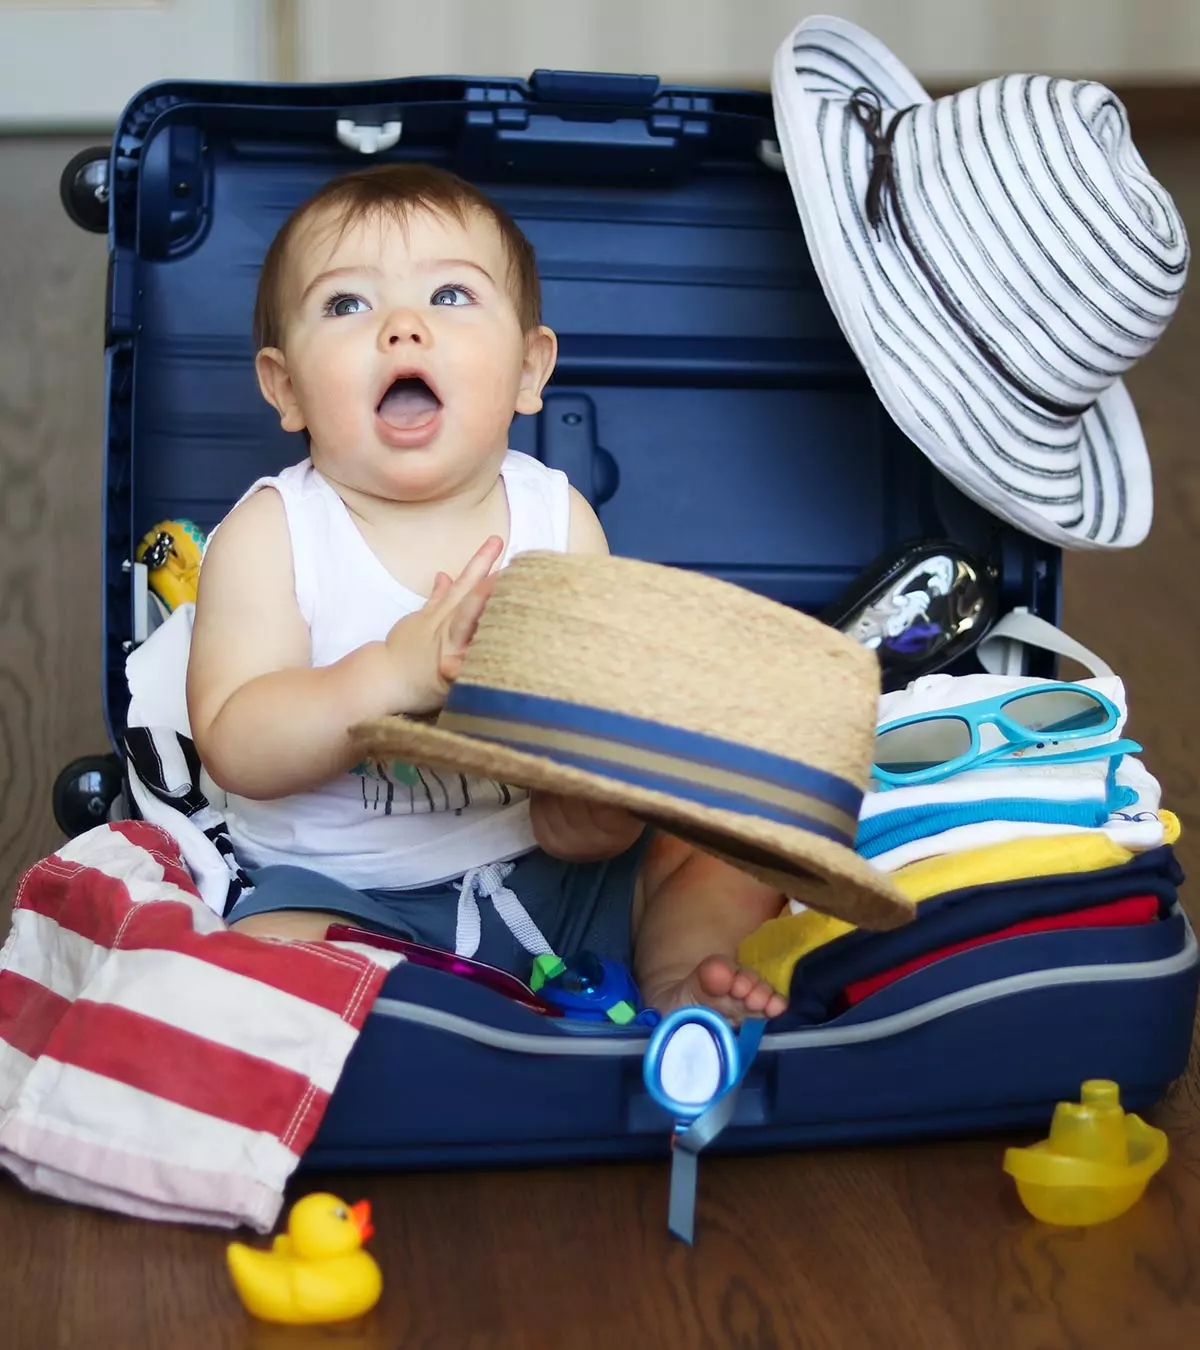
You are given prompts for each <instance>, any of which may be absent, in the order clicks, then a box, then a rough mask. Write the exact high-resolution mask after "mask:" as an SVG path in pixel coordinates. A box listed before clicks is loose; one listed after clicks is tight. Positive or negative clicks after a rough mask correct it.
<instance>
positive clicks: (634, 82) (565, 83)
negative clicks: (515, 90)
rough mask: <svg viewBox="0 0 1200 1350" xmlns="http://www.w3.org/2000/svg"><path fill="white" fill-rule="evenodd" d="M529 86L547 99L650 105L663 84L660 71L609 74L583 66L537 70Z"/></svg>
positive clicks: (625, 105)
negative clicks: (642, 73)
mask: <svg viewBox="0 0 1200 1350" xmlns="http://www.w3.org/2000/svg"><path fill="white" fill-rule="evenodd" d="M529 87H530V88H531V89H532V90H533V92H534V94H535V95H536V96H537V97H538V98H539V99H543V100H544V101H545V102H547V103H597V104H600V105H602V106H603V105H604V104H609V105H616V106H619V107H624V108H648V107H649V106H650V105H651V104H652V103H653V102H654V100H655V99H656V98H657V97H658V91H659V89H660V88H661V87H662V86H661V84H660V83H659V79H658V76H657V75H607V74H598V73H592V72H589V71H582V70H535V71H534V72H533V74H532V75H531V76H530V77H529Z"/></svg>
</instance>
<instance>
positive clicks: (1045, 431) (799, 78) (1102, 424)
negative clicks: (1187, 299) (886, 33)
mask: <svg viewBox="0 0 1200 1350" xmlns="http://www.w3.org/2000/svg"><path fill="white" fill-rule="evenodd" d="M772 91H773V95H774V103H775V121H776V126H777V129H778V136H779V143H780V150H781V151H782V154H783V160H784V166H785V168H786V170H787V174H788V177H789V179H790V181H791V184H792V189H793V192H794V194H795V198H796V204H797V207H798V208H799V212H800V217H801V220H802V222H803V225H804V233H805V236H806V238H807V240H808V246H809V249H810V251H811V253H812V256H813V261H814V264H815V266H816V268H817V272H818V274H819V276H820V278H821V282H822V285H823V286H824V288H825V293H826V295H827V296H828V298H829V301H830V304H831V305H832V307H833V311H834V313H835V315H836V316H837V318H838V321H839V323H840V324H841V326H842V329H843V331H844V332H845V334H846V337H847V338H848V340H849V342H850V344H851V346H852V347H853V348H854V351H855V353H856V355H857V356H858V358H859V360H860V361H861V362H862V364H863V367H864V368H865V370H866V372H867V375H868V376H869V378H870V380H871V382H872V384H873V385H874V387H875V390H876V392H877V394H878V395H879V398H880V400H881V401H882V403H883V404H884V406H885V407H886V408H887V410H888V412H889V413H890V414H891V416H892V417H893V418H894V419H895V421H896V422H897V423H898V425H899V426H900V428H901V429H902V430H903V431H904V432H905V434H906V435H907V436H909V438H910V439H911V440H912V441H914V442H915V444H916V445H917V446H918V447H919V448H920V449H921V450H922V451H924V453H925V454H926V455H927V456H928V457H929V459H930V460H932V462H933V463H934V464H935V465H936V466H937V467H938V469H940V470H941V471H942V473H944V474H945V475H946V476H947V477H948V478H950V479H951V480H952V481H953V482H954V483H955V484H956V485H957V486H958V487H959V488H961V489H962V491H964V492H965V493H967V494H968V495H969V496H971V497H973V498H974V499H975V500H976V501H978V502H980V503H981V504H982V505H983V506H985V507H986V508H987V509H988V510H990V511H991V512H993V513H994V514H995V515H997V516H999V517H1001V518H1002V519H1004V520H1007V521H1009V522H1010V523H1011V524H1013V525H1015V526H1017V527H1018V528H1019V529H1022V530H1024V531H1026V532H1027V533H1029V534H1032V535H1036V536H1037V537H1039V538H1041V539H1046V540H1049V541H1050V542H1051V543H1054V544H1058V545H1060V546H1062V547H1066V548H1093V549H1099V548H1128V547H1130V546H1131V545H1133V544H1137V543H1140V542H1141V541H1142V539H1144V538H1145V536H1146V533H1147V531H1148V530H1149V528H1150V518H1151V512H1152V490H1151V478H1150V463H1149V459H1148V458H1147V455H1146V444H1145V440H1144V439H1143V436H1142V430H1141V427H1140V425H1139V423H1138V418H1137V414H1136V412H1135V411H1134V408H1133V404H1132V402H1131V401H1130V398H1129V395H1128V393H1127V392H1126V390H1125V386H1124V384H1123V383H1122V382H1121V378H1120V377H1121V375H1122V374H1123V373H1124V372H1125V371H1126V370H1128V369H1129V367H1130V366H1131V365H1133V364H1134V362H1135V361H1137V360H1138V359H1139V358H1141V357H1142V356H1144V355H1145V354H1146V353H1147V352H1148V351H1149V350H1150V349H1151V347H1153V345H1154V343H1155V342H1156V341H1157V340H1158V338H1159V337H1160V336H1161V334H1162V332H1163V330H1164V329H1165V328H1166V326H1167V324H1168V322H1169V321H1170V319H1171V316H1172V314H1173V313H1174V312H1175V308H1176V306H1177V304H1178V302H1179V297H1180V295H1181V293H1182V291H1183V286H1184V281H1185V279H1186V276H1187V267H1188V243H1187V235H1186V232H1185V230H1184V225H1183V221H1182V220H1181V218H1180V216H1179V213H1178V211H1177V210H1176V208H1175V204H1174V202H1173V201H1172V200H1171V197H1170V195H1169V193H1167V191H1166V190H1165V189H1164V188H1163V187H1162V186H1161V184H1159V183H1158V182H1156V181H1155V179H1154V178H1153V177H1152V176H1151V174H1150V172H1149V170H1148V169H1147V168H1146V165H1145V164H1144V163H1143V161H1142V158H1141V156H1140V155H1139V154H1138V152H1137V150H1136V149H1135V147H1134V145H1133V141H1132V140H1131V138H1130V131H1129V123H1128V119H1127V116H1126V113H1125V109H1124V108H1123V106H1122V105H1121V103H1120V101H1119V100H1118V99H1117V98H1116V96H1115V95H1114V94H1113V93H1112V92H1111V91H1110V90H1108V89H1106V88H1104V86H1103V85H1099V84H1095V83H1092V82H1089V81H1070V80H1062V79H1051V78H1049V77H1046V76H1040V75H1010V76H1006V77H1005V78H1002V79H996V80H990V81H988V82H987V83H985V84H982V85H979V86H978V87H977V88H975V89H969V90H966V91H965V92H963V93H959V94H954V95H952V96H950V97H947V98H941V99H938V100H937V101H936V102H934V101H931V100H930V98H929V95H928V94H926V92H925V91H924V90H923V89H922V88H921V86H920V84H918V83H917V81H916V79H915V78H914V77H913V75H912V74H911V73H910V72H909V71H908V70H906V69H905V67H904V66H903V65H902V64H901V63H900V62H899V61H898V60H897V59H896V57H895V56H893V55H892V53H891V52H890V51H888V49H887V48H886V47H884V46H883V44H882V43H880V42H879V41H877V40H876V39H875V38H873V37H872V36H871V35H870V34H869V33H866V32H864V31H863V30H862V29H861V28H858V27H856V26H855V25H854V24H852V23H847V22H846V21H845V20H842V19H836V18H830V17H826V16H824V15H821V16H815V17H813V18H809V19H806V20H805V21H804V22H803V23H801V24H800V25H799V27H797V28H796V29H795V31H794V32H793V33H792V35H791V36H790V37H789V38H788V39H787V40H786V41H785V42H784V43H783V45H782V46H781V47H780V49H779V52H778V54H777V56H776V59H775V67H774V72H773V76H772Z"/></svg>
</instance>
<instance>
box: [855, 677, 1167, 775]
mask: <svg viewBox="0 0 1200 1350" xmlns="http://www.w3.org/2000/svg"><path fill="white" fill-rule="evenodd" d="M1119 721H1120V713H1119V712H1118V711H1117V707H1116V704H1114V703H1113V702H1112V701H1111V700H1110V699H1107V698H1105V697H1104V695H1103V694H1099V693H1097V692H1096V691H1095V690H1094V689H1086V688H1085V687H1084V686H1083V685H1081V684H1067V683H1063V682H1061V681H1050V682H1047V683H1046V684H1040V685H1034V686H1032V687H1030V688H1028V689H1018V690H1015V691H1014V692H1013V693H1011V694H1001V695H999V696H998V697H996V698H985V699H980V700H979V701H978V702H977V703H964V704H963V705H962V707H961V708H949V709H946V710H944V711H941V710H939V711H937V712H924V713H913V714H912V715H911V716H909V717H901V718H899V719H898V720H896V721H895V722H886V723H885V724H884V725H883V726H881V727H880V728H879V729H878V731H876V733H875V756H874V759H875V762H874V766H873V768H872V774H873V776H874V777H875V778H876V779H877V780H878V781H879V782H880V783H881V784H883V785H884V786H887V787H915V786H916V785H917V784H918V783H937V782H940V781H941V780H942V779H944V778H950V777H951V776H953V775H954V774H956V773H962V772H963V770H965V769H983V768H986V767H988V766H989V765H991V764H995V763H996V762H997V761H1003V760H1007V759H1011V758H1012V757H1013V756H1015V755H1018V754H1020V753H1021V752H1022V751H1025V750H1031V749H1036V750H1044V749H1045V748H1046V747H1047V746H1052V745H1057V744H1058V743H1059V742H1061V741H1071V740H1080V739H1087V738H1090V737H1094V736H1103V735H1105V734H1106V733H1108V732H1110V731H1113V730H1114V729H1115V728H1116V726H1117V723H1118V722H1119ZM985 726H994V727H995V728H996V729H997V730H998V731H999V732H1000V734H1001V736H1003V737H1004V740H1003V742H1002V743H1001V744H999V745H996V746H993V747H991V748H990V749H988V750H984V749H983V743H982V739H981V736H980V730H981V728H983V727H985ZM1141 748H1142V747H1141V746H1140V745H1138V743H1137V742H1136V741H1127V740H1120V741H1108V742H1105V743H1104V744H1103V745H1094V746H1083V747H1079V748H1077V749H1074V750H1063V751H1061V752H1058V753H1051V754H1039V755H1038V756H1037V763H1038V764H1039V765H1040V764H1074V763H1078V762H1080V761H1083V760H1094V759H1110V758H1112V757H1113V756H1116V755H1129V754H1135V753H1136V752H1137V751H1139V750H1140V749H1141Z"/></svg>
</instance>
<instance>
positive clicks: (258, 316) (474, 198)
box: [254, 164, 542, 347]
mask: <svg viewBox="0 0 1200 1350" xmlns="http://www.w3.org/2000/svg"><path fill="white" fill-rule="evenodd" d="M419 210H425V211H432V212H434V213H435V214H439V215H444V216H449V217H450V218H451V219H452V220H456V221H458V222H459V223H460V224H465V223H466V221H467V219H468V218H469V217H470V216H471V215H472V214H473V213H476V212H478V213H480V214H482V215H485V216H487V217H488V218H489V219H490V220H492V221H493V222H494V224H495V226H496V228H497V229H498V230H499V231H500V238H501V240H502V241H503V243H504V249H505V252H506V253H507V254H508V263H509V269H508V270H509V276H508V282H509V287H510V289H511V291H512V295H513V299H514V301H515V302H516V306H517V315H518V317H519V319H520V321H521V327H522V329H523V330H524V331H525V332H527V333H528V332H529V331H530V330H531V329H533V328H536V327H537V326H538V325H539V324H540V323H541V321H542V291H541V284H540V282H539V281H538V274H537V261H536V259H535V258H534V254H533V246H532V245H531V244H530V242H529V240H528V239H526V238H525V236H524V234H522V233H521V230H520V229H519V228H518V226H517V225H516V223H515V222H514V221H513V219H512V217H511V216H510V215H509V214H508V212H507V211H505V209H504V208H503V207H502V206H499V205H498V204H497V203H496V202H494V201H492V200H491V199H490V198H489V197H486V196H485V195H484V194H483V193H482V192H480V191H479V189H478V188H476V187H473V186H472V185H471V184H470V183H468V182H465V181H464V180H463V179H461V178H459V177H458V176H457V175H456V174H452V173H448V172H447V171H446V170H445V169H437V168H434V167H433V166H432V165H430V164H380V165H377V166H374V167H372V168H370V169H358V170H356V171H355V172H354V173H348V174H343V175H342V176H341V177H339V178H331V179H330V180H329V182H328V183H326V184H325V185H324V187H322V188H320V189H318V190H317V191H316V192H315V193H314V194H313V195H312V196H311V197H309V199H308V200H307V201H305V202H302V203H301V204H300V205H299V206H298V207H297V208H296V209H295V210H294V211H293V212H292V214H291V215H290V216H289V217H288V218H287V220H286V221H285V222H284V224H283V228H282V229H281V230H280V231H279V233H278V234H277V235H276V236H275V238H274V239H273V240H272V241H271V247H270V248H269V249H267V256H266V258H265V259H264V260H263V265H262V271H261V273H260V274H259V278H258V295H257V297H256V298H255V302H254V342H255V345H256V346H258V347H278V346H281V345H282V338H283V328H284V318H285V314H284V281H285V274H286V262H287V250H288V244H289V242H290V241H291V239H292V237H293V236H294V235H295V233H296V231H297V229H298V228H299V227H300V226H301V225H302V224H303V223H304V222H305V221H306V220H307V219H309V217H311V216H312V215H313V213H314V212H317V211H328V212H329V213H330V214H331V215H332V216H333V218H334V220H335V222H336V224H337V226H338V228H339V229H341V230H346V229H348V228H349V227H350V226H351V225H355V224H357V223H358V222H359V221H362V220H367V219H370V218H371V217H375V216H387V215H391V216H392V217H393V218H395V219H397V220H399V221H400V222H402V223H403V222H404V221H406V220H407V219H408V218H409V216H410V215H411V214H412V213H413V212H414V211H419Z"/></svg>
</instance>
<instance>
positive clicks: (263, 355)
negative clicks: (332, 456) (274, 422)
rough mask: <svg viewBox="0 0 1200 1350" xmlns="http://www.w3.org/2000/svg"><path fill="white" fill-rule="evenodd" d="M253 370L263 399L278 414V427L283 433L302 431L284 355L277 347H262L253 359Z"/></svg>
mask: <svg viewBox="0 0 1200 1350" xmlns="http://www.w3.org/2000/svg"><path fill="white" fill-rule="evenodd" d="M254 370H255V373H256V374H257V375H258V387H259V389H260V390H261V391H262V396H263V398H265V399H266V400H267V402H268V403H269V404H270V405H271V407H272V408H274V409H275V411H276V412H277V413H278V414H279V425H280V426H281V427H282V428H283V429H284V431H303V430H304V427H305V421H304V414H303V413H302V412H301V411H300V404H299V402H298V401H297V399H296V391H295V390H294V389H293V388H292V377H291V376H290V375H289V374H288V368H287V358H286V357H285V356H284V354H283V353H282V352H281V351H280V350H279V348H278V347H264V348H263V349H262V350H261V351H260V352H259V353H258V355H257V356H256V357H255V358H254Z"/></svg>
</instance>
